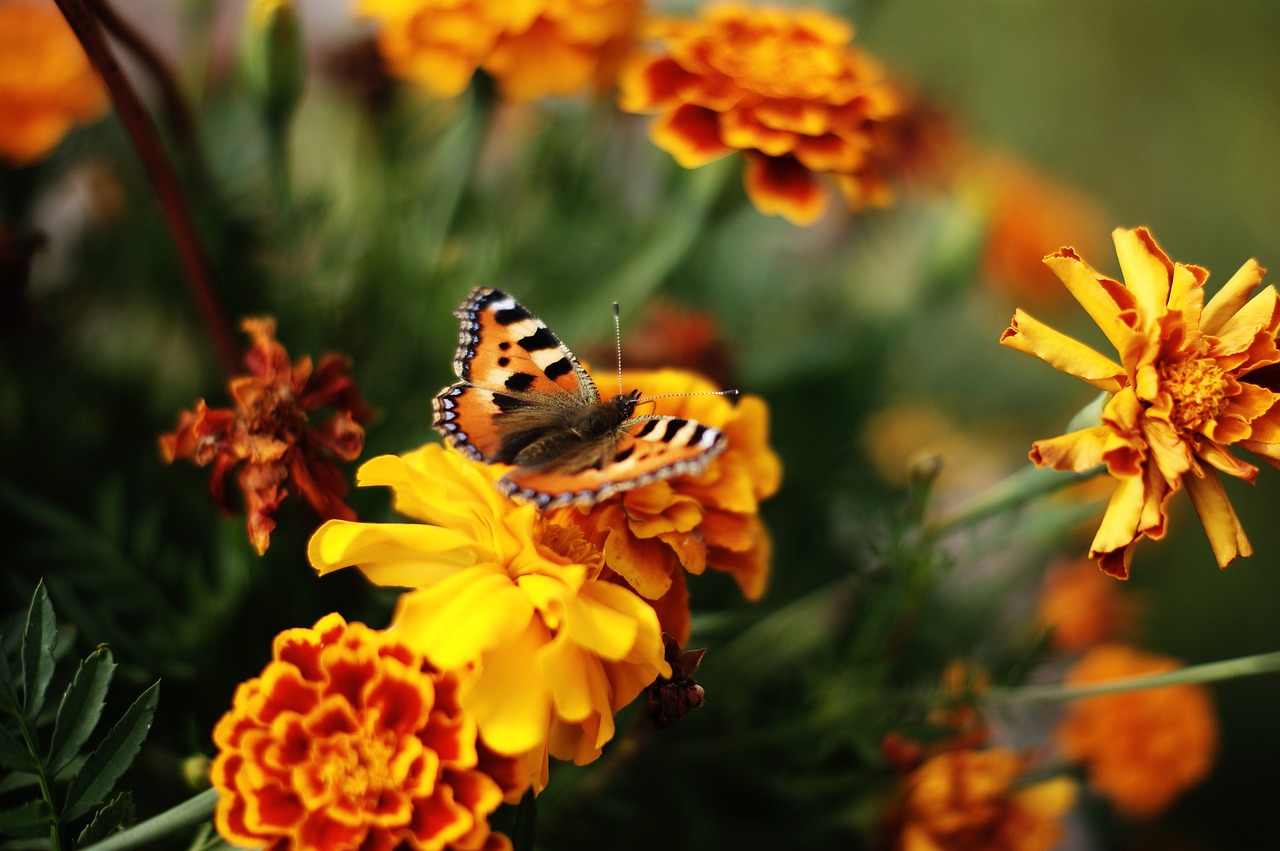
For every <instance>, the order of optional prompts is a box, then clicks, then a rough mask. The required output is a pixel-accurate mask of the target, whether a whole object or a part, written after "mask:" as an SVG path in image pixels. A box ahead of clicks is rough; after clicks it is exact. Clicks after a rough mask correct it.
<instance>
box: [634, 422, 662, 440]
mask: <svg viewBox="0 0 1280 851" xmlns="http://www.w3.org/2000/svg"><path fill="white" fill-rule="evenodd" d="M657 426H658V421H657V420H645V422H644V425H642V426H640V430H639V431H638V432H636V437H644V436H645V435H647V434H648V433H649V432H651V431H653V430H654V429H655V428H657Z"/></svg>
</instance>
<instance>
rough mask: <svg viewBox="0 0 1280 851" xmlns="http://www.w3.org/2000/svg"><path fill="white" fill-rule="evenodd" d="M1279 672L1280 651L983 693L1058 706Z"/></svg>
mask: <svg viewBox="0 0 1280 851" xmlns="http://www.w3.org/2000/svg"><path fill="white" fill-rule="evenodd" d="M1277 671H1280V651H1278V652H1272V653H1259V654H1257V655H1256V656H1241V657H1239V658H1236V659H1226V660H1223V661H1221V662H1206V663H1205V664H1203V665H1189V666H1187V667H1185V668H1179V669H1178V670H1176V671H1164V672H1162V673H1159V674H1144V675H1142V676H1137V677H1120V678H1118V679H1114V680H1105V681H1103V682H1095V683H1085V684H1081V685H1068V684H1065V683H1062V684H1055V685H1043V686H1017V687H1014V688H997V689H990V690H989V691H986V692H984V693H983V695H982V698H983V699H984V700H986V701H990V702H993V703H1057V702H1062V701H1067V700H1078V699H1080V698H1082V697H1094V696H1096V695H1100V694H1117V693H1119V692H1125V691H1138V690H1141V689H1151V688H1161V687H1163V686H1177V685H1188V684H1194V683H1209V682H1215V681H1217V680H1231V679H1236V678H1237V677H1251V676H1256V675H1257V674H1270V673H1274V672H1277Z"/></svg>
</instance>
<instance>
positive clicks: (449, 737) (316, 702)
mask: <svg viewBox="0 0 1280 851" xmlns="http://www.w3.org/2000/svg"><path fill="white" fill-rule="evenodd" d="M457 691H458V682H457V680H456V678H455V677H454V675H453V674H451V673H442V672H440V671H437V670H436V669H434V668H433V667H432V666H431V665H429V664H427V663H426V662H425V661H424V660H423V658H422V656H421V655H419V654H418V653H416V652H414V651H413V650H410V649H409V648H408V647H406V646H405V645H404V644H402V643H399V642H397V641H395V640H394V639H392V638H390V637H388V636H387V635H386V634H385V633H379V632H375V631H374V630H371V629H369V628H368V627H366V626H364V625H363V624H359V623H353V624H348V623H346V622H345V621H344V620H343V619H342V617H341V616H340V615H337V614H331V615H326V616H325V617H323V618H321V619H320V620H319V621H318V622H317V623H316V625H315V627H314V628H312V629H290V630H286V631H284V632H282V633H280V634H279V635H278V636H276V640H275V643H274V647H273V649H272V658H271V661H270V662H268V663H267V666H266V667H265V668H264V669H263V671H262V675H261V676H259V677H255V678H254V679H251V680H248V681H247V682H245V683H242V684H241V685H240V687H239V688H238V689H237V690H236V694H235V699H234V701H233V704H232V707H231V710H230V711H229V712H227V714H225V715H224V716H222V720H220V721H219V722H218V724H217V726H216V727H215V728H214V731H213V740H214V743H215V744H216V745H217V746H218V756H217V758H215V759H214V761H213V766H212V770H211V772H210V779H211V780H212V782H213V785H214V787H215V788H216V789H217V790H218V791H219V792H220V793H221V797H220V798H219V800H218V809H217V814H216V817H215V823H216V824H217V827H218V832H219V833H220V834H221V835H222V837H223V838H224V839H225V840H226V841H227V842H229V843H232V844H234V845H238V846H245V847H260V846H263V845H267V846H269V847H271V848H273V849H278V850H279V851H282V850H283V849H294V848H296V849H321V848H392V847H400V846H401V845H404V846H406V847H414V848H434V849H442V848H449V849H460V850H461V849H468V851H470V850H471V849H485V851H492V850H493V849H498V848H510V847H511V845H510V842H509V841H507V839H506V837H504V836H502V835H501V834H493V833H490V831H489V823H488V816H489V814H490V813H492V812H493V811H494V810H495V809H497V807H498V805H499V804H501V803H502V801H503V799H504V796H507V795H515V794H518V793H519V791H520V789H521V787H520V785H519V778H518V775H517V774H516V773H515V771H514V770H513V769H514V768H515V764H516V761H515V760H513V759H511V758H509V757H500V756H498V755H496V754H494V753H492V752H491V751H489V750H488V749H487V748H486V747H485V745H484V743H483V742H482V741H480V740H479V739H478V736H477V729H476V721H475V719H474V718H473V717H472V716H471V715H470V714H469V713H467V712H466V711H465V710H464V709H463V708H462V706H461V705H460V703H459V701H458V696H457Z"/></svg>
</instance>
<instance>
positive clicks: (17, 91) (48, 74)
mask: <svg viewBox="0 0 1280 851" xmlns="http://www.w3.org/2000/svg"><path fill="white" fill-rule="evenodd" d="M106 106H107V98H106V93H105V92H104V91H103V88H102V84H101V82H100V81H99V80H98V75H97V74H96V73H95V72H94V70H93V68H92V67H91V66H90V65H89V60H88V58H87V57H86V56H85V55H84V50H83V49H81V47H80V42H79V41H77V40H76V37H75V34H74V33H72V32H71V28H70V27H69V26H67V22H66V21H65V20H64V19H63V17H62V15H61V14H59V12H58V10H57V7H55V6H54V5H53V4H52V3H35V2H28V1H27V0H0V157H3V158H4V159H7V160H9V161H10V162H11V163H13V164H14V165H26V164H27V163H32V162H35V161H36V160H39V159H42V158H43V157H44V156H45V155H47V154H48V153H49V152H51V151H52V150H53V149H54V148H55V147H56V146H57V144H58V142H60V141H62V137H63V136H65V135H66V134H67V131H68V130H70V129H71V127H72V126H73V125H75V124H85V123H88V122H91V121H94V120H96V119H97V118H99V117H100V116H101V115H102V113H103V112H104V111H105V110H106Z"/></svg>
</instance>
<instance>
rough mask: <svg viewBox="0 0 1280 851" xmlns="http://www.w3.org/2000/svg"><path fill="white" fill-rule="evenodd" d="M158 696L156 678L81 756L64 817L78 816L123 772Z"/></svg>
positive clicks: (144, 732)
mask: <svg viewBox="0 0 1280 851" xmlns="http://www.w3.org/2000/svg"><path fill="white" fill-rule="evenodd" d="M159 700H160V683H159V682H156V683H153V684H152V685H151V687H150V688H148V689H147V690H146V691H144V692H143V693H142V694H141V695H139V696H138V699H137V700H135V701H134V702H133V705H132V706H130V707H129V710H128V711H127V712H125V714H124V717H122V718H121V719H120V720H119V721H118V722H116V725H115V726H114V727H112V728H111V731H110V732H109V733H107V737H106V738H105V739H103V741H102V744H100V745H98V748H97V750H95V751H94V752H93V753H91V754H90V755H89V758H88V759H87V760H85V763H84V767H83V768H81V769H80V773H79V774H77V775H76V777H75V779H74V780H72V781H71V788H70V789H68V790H67V804H66V806H65V807H64V808H63V812H62V817H63V819H65V820H70V819H74V818H78V817H80V816H82V815H84V814H85V813H87V812H88V811H89V810H90V809H91V808H92V807H93V805H94V804H97V803H98V802H99V801H101V800H102V799H103V798H104V797H106V795H107V793H108V792H110V791H111V787H112V786H114V785H115V783H116V781H117V780H119V779H120V775H121V774H124V772H125V769H127V768H128V767H129V764H130V763H132V762H133V758H134V757H135V756H137V755H138V750H139V748H141V747H142V742H143V740H144V739H145V738H146V737H147V731H148V730H149V729H151V719H152V717H154V716H155V714H156V704H157V703H159Z"/></svg>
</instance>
